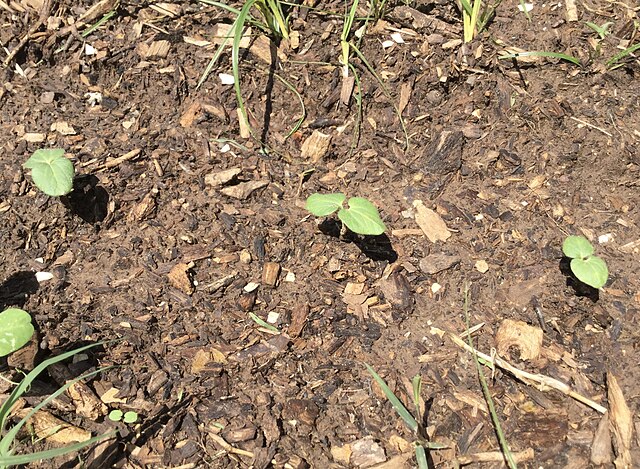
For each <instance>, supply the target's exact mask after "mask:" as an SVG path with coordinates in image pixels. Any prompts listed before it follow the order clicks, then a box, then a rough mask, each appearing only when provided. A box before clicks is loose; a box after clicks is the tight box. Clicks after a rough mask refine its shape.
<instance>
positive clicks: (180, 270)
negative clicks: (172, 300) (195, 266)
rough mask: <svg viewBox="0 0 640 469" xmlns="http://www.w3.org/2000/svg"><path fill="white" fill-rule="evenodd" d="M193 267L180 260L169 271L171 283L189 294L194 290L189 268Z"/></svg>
mask: <svg viewBox="0 0 640 469" xmlns="http://www.w3.org/2000/svg"><path fill="white" fill-rule="evenodd" d="M191 267H192V265H191V264H185V263H184V262H179V263H178V264H176V265H175V266H173V268H172V269H171V272H169V274H168V277H169V283H170V284H171V285H172V286H174V287H175V288H177V289H178V290H180V291H181V292H183V293H186V294H187V295H191V294H192V293H193V291H194V288H193V284H192V283H191V279H190V278H189V273H188V271H189V269H190V268H191Z"/></svg>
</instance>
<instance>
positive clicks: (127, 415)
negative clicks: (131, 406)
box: [109, 409, 138, 424]
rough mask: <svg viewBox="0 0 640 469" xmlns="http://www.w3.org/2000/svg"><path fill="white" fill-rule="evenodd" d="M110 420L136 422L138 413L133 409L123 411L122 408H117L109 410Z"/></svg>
mask: <svg viewBox="0 0 640 469" xmlns="http://www.w3.org/2000/svg"><path fill="white" fill-rule="evenodd" d="M109 420H111V421H112V422H119V421H120V420H122V421H123V422H124V423H129V424H130V423H136V422H137V421H138V413H137V412H134V411H132V410H130V411H128V412H122V411H121V410H120V409H115V410H112V411H111V412H109Z"/></svg>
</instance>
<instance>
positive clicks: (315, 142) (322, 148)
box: [300, 130, 331, 163]
mask: <svg viewBox="0 0 640 469" xmlns="http://www.w3.org/2000/svg"><path fill="white" fill-rule="evenodd" d="M330 146H331V135H327V134H324V133H322V132H320V131H319V130H314V131H313V133H312V134H311V135H310V136H309V137H307V138H306V140H305V141H304V142H302V148H301V149H300V156H301V157H302V158H303V159H305V160H308V161H309V162H311V163H317V162H318V161H320V160H322V159H323V158H324V157H325V156H326V155H327V153H328V152H329V147H330Z"/></svg>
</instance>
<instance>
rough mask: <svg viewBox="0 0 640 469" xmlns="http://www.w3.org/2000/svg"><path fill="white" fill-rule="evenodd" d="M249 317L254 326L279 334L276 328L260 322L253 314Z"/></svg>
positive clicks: (262, 321)
mask: <svg viewBox="0 0 640 469" xmlns="http://www.w3.org/2000/svg"><path fill="white" fill-rule="evenodd" d="M249 317H250V318H251V319H253V321H254V322H255V323H256V324H258V325H259V326H261V327H264V328H265V329H267V330H270V331H271V332H277V333H278V334H279V333H280V330H279V329H278V328H277V327H275V326H273V325H271V324H269V323H268V322H266V321H264V320H262V319H261V318H259V317H258V316H256V315H255V314H254V313H249Z"/></svg>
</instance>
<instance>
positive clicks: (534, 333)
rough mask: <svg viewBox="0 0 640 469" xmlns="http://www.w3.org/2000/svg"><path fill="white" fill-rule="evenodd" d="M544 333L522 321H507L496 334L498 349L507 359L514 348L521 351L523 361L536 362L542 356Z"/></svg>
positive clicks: (503, 322)
mask: <svg viewBox="0 0 640 469" xmlns="http://www.w3.org/2000/svg"><path fill="white" fill-rule="evenodd" d="M543 335H544V333H543V331H542V329H540V328H539V327H533V326H530V325H528V324H527V323H525V322H522V321H514V320H512V319H505V320H504V321H502V324H500V327H499V328H498V332H497V333H496V348H497V349H498V353H499V354H500V355H501V356H503V357H505V356H507V354H508V352H509V349H510V348H511V347H512V346H515V347H517V348H518V349H519V350H520V359H521V360H535V359H536V358H538V357H539V356H540V349H541V347H542V337H543Z"/></svg>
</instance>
